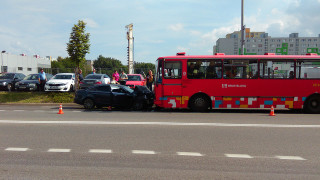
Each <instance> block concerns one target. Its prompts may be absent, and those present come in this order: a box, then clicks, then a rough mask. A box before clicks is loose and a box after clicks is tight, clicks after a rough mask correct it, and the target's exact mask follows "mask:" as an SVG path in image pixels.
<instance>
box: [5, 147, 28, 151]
mask: <svg viewBox="0 0 320 180" xmlns="http://www.w3.org/2000/svg"><path fill="white" fill-rule="evenodd" d="M5 150H6V151H20V152H21V151H28V150H29V148H16V147H8V148H7V149H5Z"/></svg>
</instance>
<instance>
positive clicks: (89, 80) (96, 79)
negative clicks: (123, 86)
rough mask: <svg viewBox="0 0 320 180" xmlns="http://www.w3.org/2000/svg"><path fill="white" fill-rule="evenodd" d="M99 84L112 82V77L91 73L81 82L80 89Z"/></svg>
mask: <svg viewBox="0 0 320 180" xmlns="http://www.w3.org/2000/svg"><path fill="white" fill-rule="evenodd" d="M97 84H110V77H109V76H108V75H106V74H89V75H87V76H86V77H85V78H84V79H83V80H82V81H81V82H80V89H86V88H88V87H91V86H93V85H97Z"/></svg>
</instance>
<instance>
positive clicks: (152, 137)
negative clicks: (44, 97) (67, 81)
mask: <svg viewBox="0 0 320 180" xmlns="http://www.w3.org/2000/svg"><path fill="white" fill-rule="evenodd" d="M63 111H64V114H63V115H58V114H57V112H58V106H32V105H0V179H320V171H319V169H320V146H319V145H320V118H319V117H320V115H310V114H302V113H300V112H292V111H287V110H282V111H279V110H276V111H275V113H276V116H275V117H271V116H268V114H269V112H268V111H264V110H262V111H261V110H215V111H211V112H208V113H192V112H188V111H161V112H133V111H108V110H107V109H102V110H95V111H86V110H84V109H82V107H80V106H73V105H66V106H64V107H63Z"/></svg>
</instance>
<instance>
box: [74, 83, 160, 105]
mask: <svg viewBox="0 0 320 180" xmlns="http://www.w3.org/2000/svg"><path fill="white" fill-rule="evenodd" d="M153 100H154V95H153V93H152V92H151V91H150V90H149V89H148V88H147V87H145V86H136V88H135V89H134V90H133V89H130V88H129V87H128V86H124V85H119V84H104V85H95V86H93V87H89V88H87V89H81V90H78V91H77V92H76V95H75V98H74V102H75V103H77V104H80V105H83V106H84V108H85V109H92V108H94V107H97V108H101V107H108V106H112V107H116V108H125V109H130V108H132V109H135V110H142V109H149V108H151V107H152V105H153Z"/></svg>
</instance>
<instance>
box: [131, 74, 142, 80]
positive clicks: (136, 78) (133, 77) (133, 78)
mask: <svg viewBox="0 0 320 180" xmlns="http://www.w3.org/2000/svg"><path fill="white" fill-rule="evenodd" d="M128 81H141V77H140V76H130V75H128Z"/></svg>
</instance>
